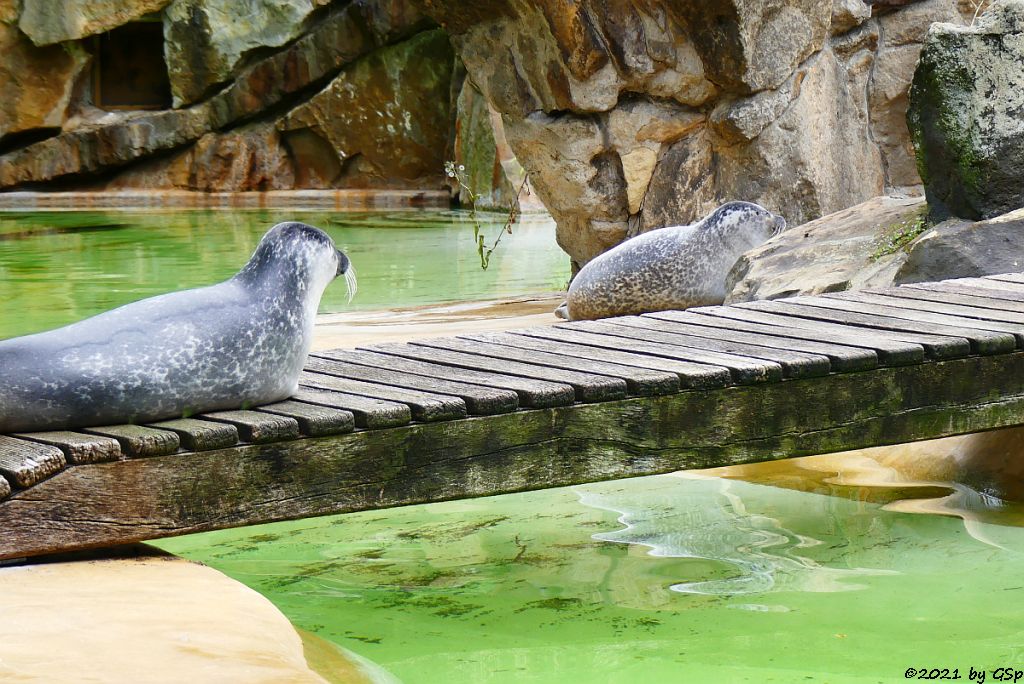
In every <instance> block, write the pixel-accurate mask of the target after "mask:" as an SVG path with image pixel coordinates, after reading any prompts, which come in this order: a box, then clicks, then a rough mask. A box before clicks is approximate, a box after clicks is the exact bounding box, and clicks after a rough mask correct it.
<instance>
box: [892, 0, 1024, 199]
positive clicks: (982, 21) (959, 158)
mask: <svg viewBox="0 0 1024 684" xmlns="http://www.w3.org/2000/svg"><path fill="white" fill-rule="evenodd" d="M1022 111H1024V0H997V2H995V3H994V4H993V5H992V6H991V8H990V9H989V10H988V11H987V12H986V13H985V14H983V15H981V16H980V17H979V18H978V20H977V21H976V22H975V24H974V25H973V26H970V27H964V26H955V25H947V24H939V25H935V26H933V27H932V29H931V31H930V32H929V34H928V37H927V40H926V43H925V47H924V49H923V51H922V52H921V60H920V64H919V65H918V67H917V72H916V73H915V75H914V81H913V87H912V89H911V93H910V110H909V112H908V117H907V118H908V123H909V125H910V128H911V131H912V134H913V135H912V138H913V143H914V147H915V149H916V151H917V158H918V164H919V170H920V173H921V177H922V178H923V179H924V182H925V192H926V195H927V197H928V204H929V206H930V208H931V211H932V215H933V217H934V218H936V219H939V218H945V217H947V216H950V215H953V216H960V217H963V218H969V219H979V218H991V217H993V216H997V215H999V214H1003V213H1006V212H1008V211H1011V210H1013V209H1017V208H1019V207H1021V206H1024V171H1022V169H1024V117H1022V116H1021V112H1022Z"/></svg>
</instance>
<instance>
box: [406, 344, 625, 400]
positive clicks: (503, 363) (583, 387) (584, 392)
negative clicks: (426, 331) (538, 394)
mask: <svg viewBox="0 0 1024 684" xmlns="http://www.w3.org/2000/svg"><path fill="white" fill-rule="evenodd" d="M412 345H413V346H416V347H429V348H430V350H429V351H428V352H427V353H428V354H430V355H434V356H435V357H437V356H438V355H443V356H444V359H445V360H451V361H452V362H455V363H460V364H472V365H473V366H474V367H476V368H488V367H493V368H505V367H507V368H510V369H512V370H517V369H518V370H519V372H523V369H525V372H529V373H533V374H534V375H535V376H536V377H546V378H548V379H550V380H554V381H555V382H562V383H565V384H567V385H569V386H571V387H572V388H573V390H574V391H575V393H576V394H577V396H578V397H579V398H580V400H581V401H608V400H611V399H621V398H623V397H625V396H626V394H627V393H628V392H629V385H628V383H626V381H625V379H623V378H621V377H619V376H611V375H602V374H601V373H591V372H587V371H578V370H566V369H564V368H556V367H553V366H545V365H544V364H538V363H535V362H534V361H533V360H523V359H516V358H512V356H511V355H510V356H508V357H501V356H493V355H489V354H479V353H477V352H478V351H482V350H483V348H484V347H485V346H486V345H483V344H479V343H477V342H467V341H466V340H460V339H457V338H449V337H441V338H438V339H434V340H417V341H416V342H413V343H412Z"/></svg>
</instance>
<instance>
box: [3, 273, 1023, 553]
mask: <svg viewBox="0 0 1024 684" xmlns="http://www.w3.org/2000/svg"><path fill="white" fill-rule="evenodd" d="M1019 424H1024V274H1007V275H1000V276H992V277H990V278H971V279H959V280H950V281H944V282H940V283H926V284H919V285H912V286H904V287H900V288H895V289H887V290H873V291H863V292H844V293H836V294H829V295H822V296H816V297H797V298H793V299H786V300H778V301H766V302H751V303H746V304H739V305H735V306H721V307H706V308H700V309H691V310H689V311H667V312H661V313H655V314H649V315H645V316H630V317H624V318H617V319H609V320H605V321H599V322H592V321H581V322H574V323H565V324H561V325H556V326H553V327H540V328H530V329H524V330H517V331H512V332H506V333H488V334H477V335H467V336H463V337H453V338H444V339H434V340H424V341H419V342H414V343H408V344H386V345H376V346H369V347H365V348H362V349H359V350H333V351H328V352H320V353H317V354H314V355H313V356H311V357H310V359H309V362H308V364H307V366H306V370H305V372H304V373H303V376H302V379H301V389H300V391H299V392H298V393H297V394H296V395H295V396H294V397H292V398H291V399H290V400H288V401H285V402H282V403H279V404H274V405H271V406H264V407H260V408H257V409H255V410H247V411H225V412H219V413H211V414H207V415H200V416H195V417H192V418H188V419H182V420H172V421H166V422H163V423H157V424H153V425H145V426H135V425H120V426H110V427H103V428H94V429H88V430H81V431H77V432H51V433H36V434H20V435H4V436H0V530H3V532H2V534H0V559H10V558H19V557H25V556H32V555H38V554H45V553H52V552H57V551H69V550H76V549H84V548H92V547H98V546H108V545H114V544H121V543H127V542H134V541H141V540H146V539H155V538H159V537H166V536H171V535H178V534H185V533H190V532H199V531H205V530H214V529H219V528H225V527H232V526H238V525H250V524H255V523H262V522H269V521H273V520H283V519H289V518H301V517H306V516H313V515H323V514H327V513H339V512H347V511H356V510H364V509H372V508H383V507H388V506H398V505H403V504H412V503H421V502H429V501H440V500H444V499H454V498H462V497H473V496H482V495H489V494H499V493H506V492H514V491H521V490H526V489H537V488H542V487H554V486H560V485H569V484H574V483H581V482H590V481H595V480H601V479H609V478H617V477H627V476H632V475H646V474H653V473H664V472H670V471H673V470H678V469H685V468H706V467H711V466H721V465H727V464H734V463H745V462H752V461H759V460H767V459H776V458H787V457H793V456H802V455H808V454H817V453H827V452H834V451H842V450H847V449H856V448H863V447H869V446H877V445H884V444H896V443H901V442H910V441H915V440H922V439H932V438H937V437H944V436H949V435H955V434H962V433H967V432H975V431H979V430H988V429H993V428H999V427H1008V426H1012V425H1019Z"/></svg>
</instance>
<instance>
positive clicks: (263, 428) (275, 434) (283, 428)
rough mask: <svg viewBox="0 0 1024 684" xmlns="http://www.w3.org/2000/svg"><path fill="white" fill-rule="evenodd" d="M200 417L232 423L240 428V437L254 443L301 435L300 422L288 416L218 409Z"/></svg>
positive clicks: (282, 439)
mask: <svg viewBox="0 0 1024 684" xmlns="http://www.w3.org/2000/svg"><path fill="white" fill-rule="evenodd" d="M198 417H199V418H203V419H206V420H212V421H214V422H219V423H227V424H229V425H232V426H234V427H235V428H236V429H237V430H238V435H239V437H241V438H242V439H243V440H245V441H246V442H251V443H253V444H269V443H271V442H282V441H287V440H292V439H298V437H299V422H298V421H297V420H295V419H294V418H289V417H288V416H278V415H273V414H269V413H260V412H258V411H217V412H215V413H203V414H200V415H199V416H198Z"/></svg>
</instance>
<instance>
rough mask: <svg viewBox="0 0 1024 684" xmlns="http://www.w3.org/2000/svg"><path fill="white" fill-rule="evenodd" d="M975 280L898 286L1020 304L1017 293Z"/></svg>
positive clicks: (991, 283) (1021, 300)
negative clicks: (977, 282)
mask: <svg viewBox="0 0 1024 684" xmlns="http://www.w3.org/2000/svg"><path fill="white" fill-rule="evenodd" d="M974 280H975V279H968V278H959V279H956V280H943V281H941V282H937V283H908V284H907V285H900V289H914V290H925V291H927V292H954V293H957V294H961V295H966V296H969V297H986V298H991V299H1001V300H1004V301H1006V302H1008V303H1013V304H1022V303H1024V297H1022V296H1021V295H1020V294H1019V293H1016V292H1011V291H1009V290H1005V289H1003V288H1000V287H999V286H998V282H997V281H995V280H981V279H980V278H978V279H976V280H978V281H979V282H981V283H985V284H984V285H979V284H976V283H975V282H973V281H974Z"/></svg>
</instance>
